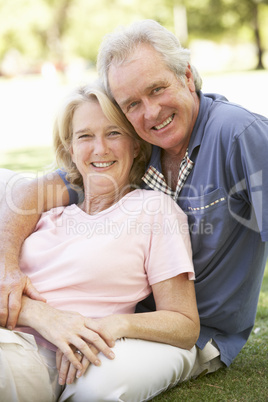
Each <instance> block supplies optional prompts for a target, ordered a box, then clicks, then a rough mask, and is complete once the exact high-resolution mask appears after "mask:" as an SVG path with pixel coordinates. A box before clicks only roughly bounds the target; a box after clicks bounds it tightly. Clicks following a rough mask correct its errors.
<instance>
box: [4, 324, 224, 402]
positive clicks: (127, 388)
mask: <svg viewBox="0 0 268 402" xmlns="http://www.w3.org/2000/svg"><path fill="white" fill-rule="evenodd" d="M113 351H114V353H115V356H116V357H115V359H114V360H109V359H107V358H106V357H105V356H104V355H102V354H100V355H99V357H100V360H101V363H102V364H101V366H100V367H96V366H94V365H91V366H89V368H88V369H87V371H86V373H85V374H84V376H83V377H81V378H79V379H78V380H75V381H74V383H73V384H71V385H67V386H66V387H61V386H59V385H58V384H57V379H58V375H57V370H56V361H55V352H52V351H50V350H47V349H45V348H40V347H38V346H37V345H36V343H35V339H34V337H33V336H32V335H29V334H24V333H19V332H12V331H8V330H6V329H3V328H0V402H32V401H34V400H38V401H40V402H54V401H57V400H58V401H59V402H63V401H77V402H83V401H98V402H100V401H127V402H135V401H137V402H141V401H146V400H150V399H151V398H153V397H154V396H156V395H158V394H160V393H161V392H163V391H165V390H166V389H168V388H170V387H173V386H175V385H176V384H178V383H179V382H182V381H186V380H188V379H190V378H191V377H193V375H194V373H196V372H197V371H198V372H201V371H203V368H202V367H201V368H200V367H198V368H197V366H198V362H197V360H198V348H196V347H193V348H192V349H191V350H190V351H188V350H184V349H180V348H176V347H173V346H170V345H166V344H161V343H157V342H149V341H143V340H139V339H120V340H118V341H116V345H115V347H114V348H113ZM214 354H215V353H214ZM217 354H219V352H217ZM212 355H213V353H212V354H211V351H210V358H211V356H212ZM213 360H214V362H215V359H213ZM203 363H205V364H207V363H206V362H204V358H203ZM219 364H220V363H219ZM214 366H215V364H213V367H214ZM215 367H216V368H215ZM215 367H214V368H213V371H214V370H216V369H217V368H219V367H218V366H217V364H216V366H215ZM196 370H197V371H196Z"/></svg>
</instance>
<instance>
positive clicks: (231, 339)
mask: <svg viewBox="0 0 268 402" xmlns="http://www.w3.org/2000/svg"><path fill="white" fill-rule="evenodd" d="M188 155H189V157H190V159H191V160H192V161H193V162H194V166H193V169H192V170H191V172H190V174H189V176H188V177H187V180H186V182H185V184H184V186H183V188H182V190H181V192H180V195H179V198H178V199H177V200H176V201H177V203H178V204H179V205H180V207H181V208H182V209H183V210H184V212H185V213H186V214H187V215H188V223H189V227H190V234H191V241H192V248H193V262H194V266H195V272H196V281H195V289H196V297H197V305H198V309H199V314H200V321H201V333H200V337H199V339H198V342H197V345H198V346H199V347H200V348H201V349H203V347H204V346H205V344H206V343H207V342H208V341H209V340H210V339H211V338H212V339H214V341H215V342H216V343H217V345H218V347H219V349H220V352H221V360H222V361H223V362H224V363H225V364H226V365H227V366H228V365H230V364H231V362H232V360H233V359H234V358H235V357H236V355H237V354H238V353H239V351H240V350H241V349H242V347H243V345H244V344H245V342H246V340H247V339H248V337H249V335H250V332H251V330H252V328H253V325H254V320H255V316H256V310H257V304H258V297H259V292H260V288H261V283H262V278H263V273H264V269H265V264H266V261H267V256H268V246H267V241H268V203H267V200H268V174H267V172H268V119H267V118H265V117H263V116H260V115H257V114H254V113H251V112H249V111H247V110H245V109H244V108H242V107H241V106H238V105H235V104H231V103H229V102H228V101H226V100H225V98H223V97H221V96H219V95H214V94H210V95H208V94H207V95H204V94H202V93H200V110H199V114H198V118H197V121H196V124H195V127H194V130H193V132H192V135H191V140H190V143H189V148H188ZM149 166H153V167H154V168H155V169H157V170H158V171H159V172H160V173H161V149H160V148H157V147H154V149H153V153H152V157H151V161H150V163H149ZM146 188H148V187H146Z"/></svg>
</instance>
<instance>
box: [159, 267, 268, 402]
mask: <svg viewBox="0 0 268 402" xmlns="http://www.w3.org/2000/svg"><path fill="white" fill-rule="evenodd" d="M257 328H259V329H260V330H259V332H257V333H256V334H255V333H254V330H255V329H257ZM254 330H253V332H252V333H251V335H250V337H249V340H248V342H247V343H246V345H245V346H244V348H243V349H242V351H241V352H240V353H239V355H238V356H237V357H236V359H235V360H234V362H233V364H232V365H231V366H230V367H229V368H228V369H221V370H219V371H218V372H216V373H213V374H210V375H207V376H204V377H201V378H199V379H197V380H193V381H188V382H187V383H184V384H180V385H179V386H177V387H175V388H173V389H171V390H170V391H167V392H166V393H164V394H162V395H160V396H158V397H156V398H154V402H173V401H180V402H191V401H192V402H201V401H204V402H210V401H211V402H214V401H215V402H216V401H221V402H267V401H268V264H267V265H266V270H265V275H264V279H263V283H262V288H261V293H260V298H259V303H258V311H257V316H256V321H255V326H254Z"/></svg>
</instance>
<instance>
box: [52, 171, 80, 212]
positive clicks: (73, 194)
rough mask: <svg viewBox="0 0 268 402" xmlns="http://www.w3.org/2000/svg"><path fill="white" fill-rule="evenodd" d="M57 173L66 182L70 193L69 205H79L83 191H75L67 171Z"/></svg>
mask: <svg viewBox="0 0 268 402" xmlns="http://www.w3.org/2000/svg"><path fill="white" fill-rule="evenodd" d="M57 173H58V175H59V176H60V178H61V179H62V180H63V181H64V184H65V186H66V187H67V190H68V193H69V205H72V204H78V203H79V202H80V201H81V200H80V198H81V193H82V192H81V190H80V191H78V190H76V189H75V187H74V186H72V185H71V183H70V182H69V181H68V180H67V178H66V176H67V173H66V171H65V170H62V169H57Z"/></svg>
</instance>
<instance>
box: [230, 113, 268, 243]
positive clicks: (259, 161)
mask: <svg viewBox="0 0 268 402" xmlns="http://www.w3.org/2000/svg"><path fill="white" fill-rule="evenodd" d="M267 155H268V119H267V118H265V117H262V116H260V117H259V118H257V119H256V120H255V121H254V122H253V123H252V124H251V125H250V126H248V127H247V128H246V129H245V130H244V132H243V133H241V134H240V136H239V137H238V139H237V141H236V142H235V144H234V146H233V153H232V157H231V163H230V165H231V171H232V175H233V179H234V186H233V189H232V192H233V193H235V195H238V196H239V197H243V198H245V200H246V202H248V203H249V204H251V205H252V207H253V211H252V213H251V218H250V219H249V220H247V221H245V222H244V224H245V225H246V226H248V227H249V228H251V229H252V230H258V231H259V232H260V235H261V238H262V241H268V203H267V199H268V175H267V172H268V157H267ZM255 222H256V223H257V227H256V224H255ZM241 223H243V221H241Z"/></svg>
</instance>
